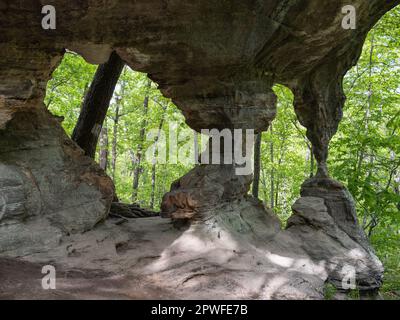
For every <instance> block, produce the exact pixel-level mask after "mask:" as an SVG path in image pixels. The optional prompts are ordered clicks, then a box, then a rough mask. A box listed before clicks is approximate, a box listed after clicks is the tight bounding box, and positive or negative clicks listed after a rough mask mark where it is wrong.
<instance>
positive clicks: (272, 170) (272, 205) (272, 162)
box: [270, 124, 275, 209]
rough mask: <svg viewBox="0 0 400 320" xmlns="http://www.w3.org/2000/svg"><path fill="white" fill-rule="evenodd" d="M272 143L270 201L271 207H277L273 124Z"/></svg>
mask: <svg viewBox="0 0 400 320" xmlns="http://www.w3.org/2000/svg"><path fill="white" fill-rule="evenodd" d="M270 130H271V145H270V156H271V190H270V202H271V209H273V208H274V207H275V201H274V198H275V170H274V141H273V127H272V124H271V129H270Z"/></svg>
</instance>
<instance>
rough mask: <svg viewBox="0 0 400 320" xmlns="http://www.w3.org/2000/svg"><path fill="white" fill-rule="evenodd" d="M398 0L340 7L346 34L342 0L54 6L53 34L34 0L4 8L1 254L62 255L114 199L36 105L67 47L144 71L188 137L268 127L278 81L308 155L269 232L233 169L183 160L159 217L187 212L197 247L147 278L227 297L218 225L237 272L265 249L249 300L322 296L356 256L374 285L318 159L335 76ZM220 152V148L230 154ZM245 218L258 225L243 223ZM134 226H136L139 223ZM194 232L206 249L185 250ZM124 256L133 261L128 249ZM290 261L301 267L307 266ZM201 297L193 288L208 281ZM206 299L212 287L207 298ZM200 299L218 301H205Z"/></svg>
mask: <svg viewBox="0 0 400 320" xmlns="http://www.w3.org/2000/svg"><path fill="white" fill-rule="evenodd" d="M399 3H400V1H399V0H394V1H380V0H371V1H363V0H356V1H352V5H353V6H354V7H355V9H356V14H357V28H356V29H355V30H344V29H343V28H342V19H343V17H344V15H343V13H342V8H343V7H344V6H345V5H348V3H346V1H342V0H335V1H329V3H324V4H321V1H318V0H290V1H278V0H273V1H267V0H265V1H256V0H246V1H235V0H228V1H212V0H201V1H196V2H188V1H186V2H185V1H160V0H150V1H149V0H139V1H130V0H112V1H106V2H104V1H92V0H84V1H62V0H54V1H51V4H52V5H54V7H55V9H56V14H57V27H56V29H55V30H44V29H43V28H42V27H41V20H42V18H43V15H41V9H42V1H38V0H32V1H12V0H5V1H2V2H1V3H0V192H1V193H0V252H2V253H6V254H7V255H10V256H14V257H15V256H18V257H21V256H27V257H31V258H32V257H33V256H32V253H33V252H39V253H40V251H43V252H45V253H44V255H47V257H49V256H51V255H53V254H56V253H57V252H59V250H61V249H60V248H63V246H62V245H61V246H59V245H58V244H59V241H61V240H63V237H67V235H68V234H72V233H81V232H83V231H86V230H90V229H92V228H93V227H94V226H95V225H96V224H97V223H98V222H100V221H101V220H102V219H104V218H105V217H106V216H107V214H108V211H109V207H110V204H111V201H112V198H113V185H112V182H111V180H110V179H109V178H107V177H106V176H105V175H104V173H103V172H101V171H100V170H99V168H98V167H97V166H96V165H95V164H94V163H93V162H92V161H91V160H90V159H88V158H86V157H84V156H83V153H82V152H81V150H79V149H78V148H77V147H76V145H74V144H73V143H72V142H71V141H70V140H69V139H68V138H67V137H66V135H65V133H64V132H63V131H62V129H61V126H60V124H59V123H58V122H57V121H56V120H55V119H53V118H52V116H51V115H50V114H49V113H48V112H47V111H46V110H45V107H44V105H43V98H44V94H45V87H46V83H47V81H48V80H49V78H50V77H51V73H52V72H53V70H54V69H55V68H56V66H57V65H58V64H59V62H60V61H61V58H62V55H63V53H64V51H65V49H70V50H73V51H76V52H78V53H80V54H81V55H83V57H84V58H85V59H87V60H88V61H89V62H91V63H103V62H105V61H106V60H107V59H108V57H109V54H110V53H111V52H112V51H113V50H115V51H117V52H118V54H119V55H120V56H121V57H122V58H123V59H124V60H125V61H126V62H127V63H128V64H129V65H130V66H131V67H132V68H133V69H135V70H138V71H143V72H146V73H148V74H149V77H150V78H151V79H152V80H154V81H155V82H157V83H158V84H159V87H160V89H161V91H162V92H163V94H164V95H165V96H166V97H170V98H172V100H173V101H174V103H175V104H176V105H177V106H178V107H179V108H180V109H181V110H182V112H183V114H184V115H185V118H186V121H187V123H188V124H189V126H191V127H192V128H193V129H195V130H197V131H200V130H201V129H214V128H216V129H219V130H222V129H228V130H231V131H232V130H235V129H236V130H242V131H245V130H246V129H254V130H255V132H262V131H265V130H267V129H268V126H269V124H270V123H271V121H273V119H274V117H275V113H276V97H275V95H274V94H273V92H272V89H271V88H272V86H273V85H274V84H275V83H280V84H284V85H287V86H288V87H290V88H291V89H292V91H293V93H294V96H295V111H296V114H297V116H298V119H299V121H300V122H301V124H302V125H304V126H305V127H306V128H307V136H308V138H309V139H310V141H311V143H312V145H313V151H314V154H315V157H316V159H317V161H318V173H317V176H316V177H315V179H313V180H310V181H308V182H306V183H305V185H304V186H303V190H302V198H301V199H300V200H299V201H298V202H297V203H296V205H295V206H294V211H295V215H294V216H293V218H292V219H291V220H290V222H289V227H288V229H287V230H285V231H276V232H275V231H274V232H272V231H271V230H275V226H276V224H275V222H273V221H276V220H275V219H274V218H271V217H272V214H267V213H266V211H265V209H264V208H261V207H260V206H259V205H258V204H256V203H254V202H253V200H250V199H249V198H248V197H246V194H247V192H248V189H249V186H250V182H251V179H252V177H251V174H250V173H247V174H245V175H240V176H238V175H237V174H236V172H235V169H236V168H235V166H229V165H212V164H205V163H203V164H201V166H199V167H196V168H194V169H193V170H192V171H191V172H189V173H188V174H187V175H186V176H184V177H182V178H181V179H180V180H179V181H177V182H176V183H175V184H174V186H173V188H172V190H171V192H170V193H168V194H167V195H166V196H165V197H164V200H163V211H164V213H165V214H166V215H167V216H169V217H172V218H173V219H174V220H179V219H186V220H187V219H189V220H193V221H192V222H193V223H192V225H191V226H190V227H189V234H188V233H185V236H184V237H183V238H182V239H185V241H186V240H191V239H192V238H190V237H189V238H187V236H188V235H195V236H196V237H195V239H197V240H196V241H194V242H193V241H189V242H188V243H189V244H191V245H186V247H184V248H183V249H182V251H183V252H185V254H186V255H184V256H183V257H182V259H178V258H177V257H176V254H175V251H174V250H176V248H177V247H176V246H175V245H171V247H165V246H164V247H162V248H164V249H165V250H166V252H169V253H170V254H169V255H168V257H169V258H168V259H167V260H165V259H164V260H162V259H161V260H162V263H161V265H158V267H157V268H156V267H155V268H153V269H151V270H153V271H154V274H153V280H154V279H155V278H157V277H158V276H160V277H161V278H162V277H164V279H165V282H164V283H170V282H171V283H174V281H178V283H179V281H181V280H182V281H181V284H182V286H188V285H189V284H190V287H191V288H197V289H196V290H195V291H191V290H192V289H188V288H187V287H186V291H185V290H184V291H182V292H186V293H190V292H191V293H193V292H197V293H199V291H200V290H201V288H203V287H204V283H203V281H205V280H198V282H195V283H194V284H193V285H192V284H191V281H192V280H191V278H185V279H183V278H182V277H183V275H186V274H188V275H190V274H191V273H193V276H194V277H195V278H198V279H206V278H207V277H211V278H212V277H214V276H215V277H217V278H218V281H217V282H216V283H217V284H218V285H217V287H218V286H219V288H220V289H221V290H224V292H226V291H227V287H226V283H227V282H229V281H228V280H229V279H227V278H226V277H225V276H224V272H226V269H224V267H223V266H222V263H228V262H229V261H230V260H229V259H227V260H226V261H222V260H221V261H222V262H221V261H216V260H215V256H217V255H218V254H219V253H220V252H221V250H222V251H223V252H229V250H236V249H232V248H231V247H230V246H229V241H228V242H223V241H222V242H221V241H219V240H216V239H220V238H219V237H218V233H214V231H212V232H211V231H210V230H214V229H215V230H217V229H218V228H222V229H223V230H225V231H224V232H225V234H228V235H229V234H231V237H232V239H233V238H235V239H236V240H235V243H237V245H235V246H236V247H237V248H240V252H245V253H246V252H248V253H246V254H244V255H243V256H239V257H236V256H235V257H236V258H235V259H234V261H239V262H238V263H239V265H240V267H237V265H236V267H237V268H236V267H235V263H236V262H233V263H232V265H231V267H232V268H231V269H229V277H236V278H235V279H237V280H238V279H239V278H241V279H242V281H243V279H247V278H246V277H245V274H246V273H247V272H248V270H247V269H246V266H247V265H248V264H249V261H252V260H251V259H252V258H254V260H258V258H260V259H261V260H263V261H264V260H265V256H266V255H267V256H268V257H269V258H270V259H269V260H271V259H272V260H273V261H275V262H274V263H272V264H271V263H265V267H262V268H258V267H257V264H256V265H251V267H249V268H250V269H251V272H255V274H257V276H255V277H254V279H255V282H254V283H263V282H262V281H261V279H264V280H265V279H266V278H268V279H270V280H271V281H268V283H267V285H266V286H265V285H264V286H263V285H260V286H256V287H257V289H254V288H253V289H254V290H253V289H250V288H248V289H249V290H248V291H246V295H245V296H246V297H253V296H254V292H256V294H255V296H256V297H260V298H290V297H303V298H307V297H308V298H319V297H321V292H322V286H323V283H324V282H325V281H327V280H330V281H332V282H334V283H335V284H336V285H337V286H338V287H340V286H341V281H340V277H341V275H340V272H339V271H338V270H341V268H342V266H343V265H344V264H345V263H346V262H347V263H349V264H350V265H354V268H355V270H356V274H357V276H358V284H359V288H361V289H362V290H372V289H376V288H377V287H379V285H380V283H381V274H382V268H381V265H380V263H379V261H377V259H376V257H375V255H374V253H373V251H372V250H371V249H370V247H369V244H368V242H367V240H366V239H365V235H364V234H363V233H362V230H360V228H359V226H358V223H357V219H356V215H355V210H354V204H353V203H352V200H351V197H350V196H349V194H348V192H347V191H346V190H345V189H344V188H343V187H342V186H341V185H340V184H338V183H337V182H333V181H331V180H330V179H329V171H328V168H327V165H326V162H327V158H328V146H329V141H330V139H331V138H332V137H333V135H334V134H335V133H336V131H337V128H338V124H339V122H340V120H341V117H342V107H343V103H344V94H343V88H342V80H343V76H344V75H345V73H346V72H347V70H348V69H349V68H350V67H351V66H352V65H353V64H354V63H355V62H356V61H357V59H358V57H359V54H360V52H361V48H362V45H363V42H364V38H365V36H366V34H367V32H368V31H369V30H370V29H371V27H372V26H373V24H374V23H375V22H376V21H378V19H379V18H380V17H381V16H382V15H383V14H384V13H385V12H386V11H388V10H389V9H391V8H392V7H394V6H395V5H397V4H399ZM224 152H225V151H224V150H221V153H220V155H221V156H224V155H227V154H224ZM229 152H230V151H229ZM239 200H240V201H239ZM247 211H248V212H250V215H252V217H253V218H254V217H256V218H254V219H253V218H252V219H250V220H251V221H246V219H245V218H243V215H244V214H245V213H246V212H247ZM228 213H229V214H228ZM255 213H256V214H255ZM263 214H264V218H262V217H263ZM214 216H216V223H215V225H216V227H215V228H211V229H210V228H209V224H208V223H207V221H211V220H212V218H213V217H214ZM263 219H265V220H263ZM149 221H152V223H155V224H156V225H158V224H159V223H160V222H158V221H157V222H155V220H149ZM143 223H144V222H143ZM238 226H239V230H240V231H237V230H238V229H237V227H238ZM164 227H165V226H163V228H164ZM165 228H166V230H167V231H168V232H167V233H169V234H170V235H176V233H175V232H176V231H173V230H172V229H169V228H167V227H165ZM100 229H101V228H100ZM100 229H98V230H97V231H96V230H94V231H93V232H94V233H95V234H94V236H96V232H98V233H99V234H101V232H103V231H104V230H103V231H101V230H100ZM161 229H162V228H161ZM161 229H160V230H161ZM260 229H265V230H260ZM107 230H108V231H107V232H111V233H112V232H114V231H113V230H110V229H107ZM160 230H159V231H160ZM31 231H32V232H31ZM130 231H132V232H133V233H135V232H138V233H140V232H141V231H140V228H136V227H133V228H132V229H131V230H130ZM104 232H106V231H104ZM222 233H223V232H222ZM99 234H97V236H98V235H99ZM214 236H216V238H215V237H214ZM82 237H83V238H84V237H85V235H82ZM73 238H74V239H73V240H71V241H75V240H76V241H80V240H82V239H83V238H80V235H76V236H73ZM203 238H204V239H206V240H204V241H205V243H207V245H206V246H201V245H200V246H199V247H197V246H198V245H199V243H200V244H201V243H202V242H201V241H202V240H199V239H203ZM157 239H158V238H155V239H153V241H151V243H152V244H153V249H154V248H160V246H162V245H163V244H160V242H158V240H157ZM210 239H211V240H210ZM192 240H193V239H192ZM199 241H200V242H199ZM178 244H179V245H178V247H179V246H180V245H184V243H183V242H181V241H178ZM94 247H96V245H94ZM111 247H112V246H111ZM51 248H53V249H51ZM201 248H207V250H208V249H209V252H208V251H207V250H206V249H204V250H203V249H201ZM149 250H150V249H149ZM154 250H156V251H157V250H158V249H154ZM246 250H248V251H246ZM128 251H129V250H128ZM349 252H350V253H352V254H349ZM217 253H218V254H217ZM131 254H133V255H139V256H140V253H139V252H137V251H135V250H133V251H131ZM271 254H272V256H271ZM64 255H65V252H64V253H63V254H60V259H61V257H64ZM194 256H195V258H193V257H194ZM228 256H229V257H231V256H232V254H231V255H227V256H226V257H228ZM277 256H278V259H276V258H277ZM41 257H42V259H43V260H46V259H45V257H44V256H41ZM210 257H212V258H210ZM271 257H272V258H271ZM134 258H136V257H134ZM196 259H198V260H196ZM210 259H211V260H210ZM249 259H250V260H249ZM304 259H305V260H304ZM356 260H357V261H361V264H357V263H356ZM61 261H64V263H65V264H68V263H69V262H68V259H66V260H63V259H61ZM177 261H181V262H182V263H183V264H181V265H179V264H177V263H178V262H177ZM196 261H197V262H196ZM199 261H200V262H199ZM210 261H211V262H210ZM302 261H307V263H306V264H305V266H306V267H305V268H306V271H305V272H303V271H302V270H303V269H302V268H303V267H302V264H301V262H302ZM315 261H317V262H318V263H321V265H324V266H323V267H321V268H320V266H321V265H320V264H315ZM276 262H278V263H276ZM199 263H200V264H203V263H204V269H205V270H206V271H204V272H203V273H201V274H200V275H199V274H198V272H197V271H195V270H197V269H195V268H194V266H195V265H198V264H199ZM261 264H263V262H261ZM111 265H113V263H111ZM168 265H175V269H176V273H174V271H171V272H170V271H168V270H169V269H165V268H164V267H166V266H168ZM277 265H278V267H276V266H277ZM113 266H114V265H113ZM139 266H143V267H144V264H143V263H139ZM192 266H193V269H190V267H192ZM207 266H209V268H208V267H207ZM104 267H106V266H104ZM114 267H115V266H114ZM197 267H198V266H197ZM138 268H139V267H138ZM137 270H140V272H143V269H140V268H139V269H137ZM238 270H242V271H240V272H239V271H238ZM253 274H254V273H253ZM257 279H258V280H257ZM168 280H170V282H169V281H168ZM272 280H273V281H272ZM238 281H239V280H238ZM239 282H240V281H239ZM239 282H236V284H233V285H232V287H233V288H236V289H237V290H238V291H235V292H236V293H237V292H240V290H242V289H241V286H242V284H238V283H239ZM265 288H269V289H268V290H267V289H265ZM271 288H272V289H271ZM279 288H280V289H279ZM170 289H171V290H172V289H173V288H170ZM207 290H208V289H207ZM207 290H205V291H204V293H205V294H206V293H210V292H212V290H213V289H212V288H211V287H210V288H209V290H208V291H207ZM228 291H229V290H228ZM218 292H222V291H218V290H215V291H214V294H216V293H218ZM260 292H261V293H260ZM192 296H196V297H198V296H199V295H196V294H193V295H192ZM211 296H215V295H208V296H207V295H204V297H211ZM238 296H240V294H238Z"/></svg>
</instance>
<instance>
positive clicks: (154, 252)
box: [0, 197, 382, 299]
mask: <svg viewBox="0 0 400 320" xmlns="http://www.w3.org/2000/svg"><path fill="white" fill-rule="evenodd" d="M324 203H325V202H324V199H322V198H315V197H303V198H301V199H300V200H299V201H298V202H297V203H296V204H295V205H294V206H293V210H294V216H293V217H292V218H291V219H290V221H289V225H288V228H287V229H286V230H281V228H280V223H279V221H278V219H277V218H276V217H275V216H274V215H273V214H272V213H271V212H269V211H266V210H265V208H263V206H262V205H261V204H260V203H259V202H258V201H256V200H252V199H251V198H249V199H246V200H244V201H243V200H242V201H233V202H231V203H226V204H221V205H220V206H218V207H215V208H214V209H212V210H210V211H208V214H207V217H208V218H207V219H206V220H202V221H196V222H193V223H192V224H191V225H187V226H186V227H182V228H181V229H179V230H178V229H176V228H174V227H173V225H172V224H171V222H170V220H169V219H161V218H143V219H134V220H130V221H128V222H126V223H123V224H118V225H117V224H114V223H113V220H112V219H111V220H107V221H106V222H104V223H102V224H100V225H98V226H97V227H96V228H95V229H94V230H92V231H89V232H86V233H85V234H82V235H79V234H75V235H71V236H64V237H63V238H62V241H61V242H60V245H58V246H56V247H54V246H52V245H49V246H45V247H43V248H42V251H40V252H35V253H31V254H30V255H24V256H23V260H24V261H29V262H32V263H35V265H33V266H36V269H35V270H36V271H31V273H30V277H24V280H23V281H24V283H21V286H22V288H27V289H26V290H25V289H24V290H21V291H16V290H15V283H14V284H13V285H12V286H11V285H10V283H7V282H0V292H1V293H0V298H5V297H8V298H10V297H12V298H22V297H25V298H26V297H28V298H31V297H32V296H30V295H29V292H38V295H37V296H38V297H41V298H49V297H50V298H92V299H93V298H128V299H129V298H142V299H143V298H144V299H154V298H160V299H323V297H324V286H325V283H326V282H327V281H336V282H337V285H338V287H341V285H342V279H343V278H344V277H345V276H346V275H347V274H346V269H343V267H345V266H347V267H348V266H351V267H353V268H354V270H355V272H356V273H355V274H356V277H355V281H356V282H357V284H358V285H359V288H360V289H363V290H367V289H368V290H374V289H375V288H377V287H379V285H380V281H381V273H382V265H381V264H380V262H379V261H378V260H377V259H376V257H375V256H374V255H371V253H370V252H367V251H366V250H364V248H363V247H362V246H361V245H360V244H358V243H357V242H356V241H354V240H353V239H351V237H349V235H347V233H346V232H344V231H343V230H341V229H340V228H339V227H338V226H337V225H336V223H335V221H334V219H333V218H332V217H331V216H330V215H329V213H328V208H327V207H326V205H325V204H324ZM8 256H9V257H14V258H15V257H21V253H20V252H19V251H18V250H16V251H14V252H8ZM10 261H11V262H13V261H14V260H6V261H5V260H0V274H2V273H3V272H5V270H7V266H8V265H9V264H10V263H11V262H10ZM13 263H14V264H17V266H18V262H17V261H15V262H13ZM45 264H52V265H55V266H56V270H58V273H57V274H58V278H57V279H58V280H57V281H58V282H57V290H54V291H53V290H51V291H52V292H48V293H45V292H43V290H41V287H40V281H38V280H37V279H40V277H41V273H40V270H41V268H40V266H43V265H45ZM32 268H33V267H32ZM15 270H19V269H18V267H16V269H14V272H17V271H15ZM1 271H3V272H1ZM8 272H9V274H10V277H11V279H13V273H14V272H10V271H8ZM343 272H344V273H343ZM25 278H27V279H25ZM16 281H17V283H18V282H19V281H21V280H19V279H16ZM88 288H90V289H88Z"/></svg>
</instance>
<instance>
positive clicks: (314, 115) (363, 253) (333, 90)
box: [288, 62, 383, 294]
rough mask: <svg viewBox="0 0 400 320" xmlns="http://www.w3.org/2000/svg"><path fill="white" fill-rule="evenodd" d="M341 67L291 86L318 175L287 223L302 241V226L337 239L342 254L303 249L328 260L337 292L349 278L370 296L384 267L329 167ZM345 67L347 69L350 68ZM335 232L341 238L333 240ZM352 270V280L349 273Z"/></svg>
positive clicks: (333, 249)
mask: <svg viewBox="0 0 400 320" xmlns="http://www.w3.org/2000/svg"><path fill="white" fill-rule="evenodd" d="M342 68H343V67H342V66H341V65H340V64H337V63H336V62H332V63H328V64H325V65H323V66H321V67H319V68H318V69H317V70H316V71H314V72H313V73H312V74H309V75H308V76H306V77H304V78H303V79H301V80H300V81H298V82H297V83H296V85H294V86H292V89H293V92H294V95H295V111H296V114H297V117H298V119H299V121H300V123H301V124H302V125H303V126H305V127H306V128H307V137H308V139H309V140H310V141H311V143H312V146H313V153H314V156H315V158H316V160H317V162H318V171H317V174H316V175H315V176H314V177H312V178H310V179H308V180H306V181H305V182H304V183H303V185H302V187H301V198H300V199H299V200H298V201H297V202H296V203H295V204H294V205H293V212H294V215H293V216H292V217H291V218H290V219H289V221H288V230H289V232H294V233H296V232H297V233H299V234H301V236H300V237H301V238H302V240H301V241H304V242H307V241H309V240H307V236H306V235H305V234H303V233H304V232H306V231H305V230H304V228H305V226H307V227H309V226H311V225H314V226H315V227H316V228H317V229H320V230H323V232H324V233H326V235H329V236H331V237H334V238H337V239H338V241H339V244H340V246H337V247H339V248H340V247H342V248H341V249H340V250H338V249H337V247H335V246H329V245H324V248H323V250H321V248H320V247H319V246H316V245H310V244H308V245H304V248H305V250H306V252H307V253H308V254H309V255H310V256H311V257H314V258H318V259H321V258H322V257H323V258H324V259H325V260H326V261H329V262H330V267H329V268H328V270H329V278H328V280H329V281H330V282H331V283H333V284H334V285H335V286H336V287H337V288H338V289H339V290H344V291H346V290H347V291H348V290H349V286H347V284H348V283H347V281H345V279H350V278H351V281H353V283H354V284H356V285H357V289H359V290H360V293H361V294H366V293H368V292H376V290H377V289H378V288H379V287H380V286H381V284H382V275H383V267H382V264H381V263H380V261H379V259H378V258H377V257H376V255H375V253H374V251H373V249H372V247H371V246H370V244H369V241H368V239H367V236H366V235H365V233H364V230H363V229H362V228H361V227H360V225H359V223H358V218H357V212H356V206H355V201H354V199H353V197H352V196H351V194H350V192H349V191H348V190H347V188H346V187H345V186H344V185H343V184H342V183H340V182H338V181H335V180H333V179H331V178H330V177H329V171H328V167H327V160H328V149H329V143H330V141H331V139H332V137H333V136H334V135H335V133H336V132H337V129H338V125H339V123H340V121H341V119H342V108H343V105H344V101H345V96H344V93H343V88H342V82H343V75H344V72H340V71H338V70H342ZM343 69H344V70H347V69H348V66H346V67H345V68H343ZM317 208H318V209H317ZM316 221H317V223H315V222H316ZM335 230H336V231H335ZM336 233H341V235H340V236H334V234H336ZM346 270H347V271H346ZM348 270H350V272H352V274H351V276H349V273H347V274H346V272H348ZM349 277H350V278H349ZM349 281H350V280H349ZM353 289H355V288H353Z"/></svg>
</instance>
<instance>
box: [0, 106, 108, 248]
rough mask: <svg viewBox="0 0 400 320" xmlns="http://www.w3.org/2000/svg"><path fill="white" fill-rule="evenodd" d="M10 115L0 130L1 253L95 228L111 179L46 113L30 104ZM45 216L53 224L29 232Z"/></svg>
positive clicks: (105, 209)
mask: <svg viewBox="0 0 400 320" xmlns="http://www.w3.org/2000/svg"><path fill="white" fill-rule="evenodd" d="M9 111H10V113H11V116H10V117H11V120H9V121H8V122H7V124H6V125H5V127H4V128H3V129H0V192H1V193H0V199H1V203H0V210H1V211H0V212H1V214H0V230H1V231H0V238H1V239H2V240H3V241H0V243H1V246H0V252H4V251H7V250H8V245H7V243H10V245H11V242H12V241H16V243H15V244H14V245H15V246H20V247H21V249H24V248H23V247H24V246H27V247H28V246H29V245H30V244H29V240H28V239H29V238H30V237H33V238H35V239H36V238H39V237H43V239H42V240H41V241H44V242H45V241H48V240H49V239H50V238H52V237H51V231H50V230H53V232H54V230H57V228H58V229H59V230H61V231H63V232H65V233H74V232H83V231H87V230H90V229H92V228H93V227H94V226H95V225H96V224H97V223H98V222H99V221H101V220H103V219H104V218H105V217H106V216H107V214H108V210H109V206H110V205H109V203H110V202H111V200H112V198H113V194H114V186H113V183H112V181H111V179H110V178H108V177H107V176H106V175H105V174H104V173H103V172H102V171H101V170H100V168H98V167H97V166H96V165H95V164H94V163H93V162H92V161H91V160H90V158H88V157H85V156H84V155H83V152H82V150H81V149H79V148H78V147H77V146H76V145H75V144H74V143H72V142H71V140H70V139H69V138H68V137H67V136H66V134H65V133H64V131H63V130H62V129H61V128H60V126H59V123H58V121H57V120H56V119H55V118H53V117H52V116H51V115H50V114H49V113H48V112H47V111H44V110H42V109H40V108H32V107H31V108H29V107H28V106H24V107H21V110H13V109H11V110H9ZM41 218H43V219H45V220H47V221H48V222H49V228H48V231H47V232H37V234H35V233H34V231H35V230H36V229H35V228H34V227H33V229H32V231H29V229H30V228H29V225H30V223H31V221H37V220H38V219H41ZM39 224H40V223H39ZM54 227H57V228H54ZM11 230H12V231H13V232H12V231H11ZM37 231H39V230H37ZM59 233H60V231H58V232H54V237H57V236H58V234H59ZM7 237H10V239H7ZM20 241H22V243H21V242H20ZM32 246H33V247H36V245H34V244H33V243H32Z"/></svg>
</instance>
